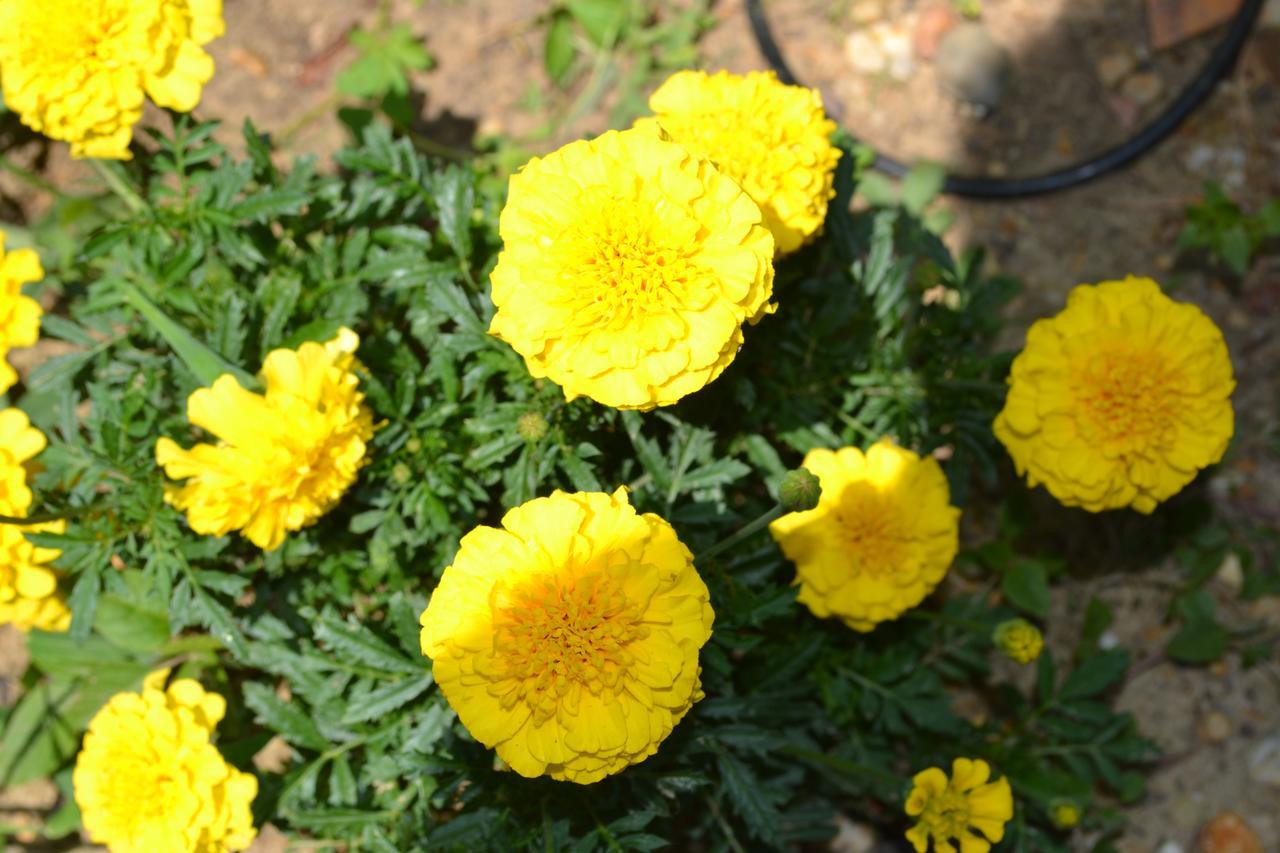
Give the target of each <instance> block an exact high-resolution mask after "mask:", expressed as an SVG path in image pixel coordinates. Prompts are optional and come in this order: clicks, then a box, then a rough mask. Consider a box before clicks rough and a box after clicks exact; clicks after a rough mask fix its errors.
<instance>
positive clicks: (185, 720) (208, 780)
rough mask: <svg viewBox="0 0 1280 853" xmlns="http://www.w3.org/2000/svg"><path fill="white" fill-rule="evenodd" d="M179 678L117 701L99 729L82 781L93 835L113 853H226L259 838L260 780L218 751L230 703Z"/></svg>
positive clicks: (161, 673) (85, 750)
mask: <svg viewBox="0 0 1280 853" xmlns="http://www.w3.org/2000/svg"><path fill="white" fill-rule="evenodd" d="M168 676H169V670H167V669H164V670H158V671H156V672H153V673H151V674H150V675H148V676H147V678H146V680H145V681H144V682H143V685H142V692H141V693H117V694H116V695H115V696H112V697H111V700H110V701H109V702H107V704H106V705H104V706H103V707H102V709H101V710H99V711H98V713H97V714H95V715H94V717H93V719H92V720H90V721H89V731H88V732H86V733H85V736H84V745H83V746H82V747H81V748H80V754H79V755H78V756H77V757H76V768H75V772H74V774H73V775H72V782H73V784H74V786H75V793H76V803H77V804H78V805H79V806H80V814H81V816H82V818H83V820H84V828H85V832H87V833H88V835H89V839H90V840H91V841H93V842H95V843H97V844H105V845H106V846H107V848H108V849H109V850H111V851H112V853H155V851H160V850H164V851H173V853H186V851H191V853H196V851H199V853H221V851H228V850H243V849H244V848H246V847H248V846H249V844H250V842H252V841H253V837H254V835H255V834H256V832H255V830H254V827H253V815H252V814H251V813H250V810H249V806H250V804H251V803H252V802H253V798H254V797H255V796H256V795H257V793H258V780H257V779H255V778H254V777H253V776H252V775H250V774H248V773H242V772H241V771H239V770H237V769H236V768H234V767H232V766H231V765H230V764H228V763H227V762H226V759H224V758H223V757H222V754H221V753H220V752H218V748H217V747H216V746H214V745H213V742H212V738H213V732H214V728H215V726H217V724H218V721H219V720H221V719H222V715H223V713H225V711H226V706H227V703H226V700H224V699H223V698H222V697H221V696H219V695H218V694H216V693H207V692H205V690H204V688H203V687H201V686H200V683H199V682H197V681H193V680H191V679H189V678H180V679H178V680H176V681H174V682H173V683H172V684H170V685H169V687H168V689H165V686H164V683H165V680H166V679H167V678H168Z"/></svg>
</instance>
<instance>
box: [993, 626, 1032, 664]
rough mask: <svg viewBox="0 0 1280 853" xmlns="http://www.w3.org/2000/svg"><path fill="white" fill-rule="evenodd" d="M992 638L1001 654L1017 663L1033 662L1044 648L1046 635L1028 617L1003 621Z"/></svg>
mask: <svg viewBox="0 0 1280 853" xmlns="http://www.w3.org/2000/svg"><path fill="white" fill-rule="evenodd" d="M992 640H993V641H994V642H995V644H996V648H997V649H999V650H1000V652H1001V654H1003V655H1004V656H1005V657H1007V658H1009V660H1011V661H1014V662H1015V663H1031V662H1032V661H1033V660H1035V659H1036V658H1038V657H1040V652H1041V651H1043V650H1044V635H1043V634H1041V633H1040V629H1039V628H1037V627H1036V626H1035V625H1032V624H1031V623H1030V622H1028V621H1027V620H1026V619H1009V620H1007V621H1004V622H1001V623H1000V624H999V625H997V626H996V630H995V633H994V635H993V636H992Z"/></svg>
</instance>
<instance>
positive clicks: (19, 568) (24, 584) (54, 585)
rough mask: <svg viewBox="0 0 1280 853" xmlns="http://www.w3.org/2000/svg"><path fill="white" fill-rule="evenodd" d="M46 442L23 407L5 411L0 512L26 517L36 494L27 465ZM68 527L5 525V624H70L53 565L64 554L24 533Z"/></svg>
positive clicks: (0, 601) (1, 561)
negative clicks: (28, 474) (35, 541)
mask: <svg viewBox="0 0 1280 853" xmlns="http://www.w3.org/2000/svg"><path fill="white" fill-rule="evenodd" d="M44 446H45V437H44V435H43V434H42V433H41V432H40V431H39V430H38V429H36V428H35V427H33V426H31V423H30V421H28V420H27V416H26V414H24V413H23V412H22V411H21V410H19V409H4V410H3V411H0V515H7V516H11V517H18V518H21V517H24V516H26V515H27V511H28V510H29V509H30V507H31V500H32V498H31V489H30V488H29V487H28V485H27V470H26V467H25V464H26V463H27V462H29V461H30V460H31V459H33V458H34V457H35V456H36V455H37V454H38V453H39V452H40V451H41V450H43V449H44ZM65 529H66V522H64V521H56V522H46V523H44V524H33V525H23V526H18V525H16V524H0V625H7V624H11V625H15V626H17V628H18V630H20V631H29V630H31V629H32V628H40V629H43V630H45V631H65V630H66V629H67V626H68V625H70V624H71V611H69V610H68V609H67V605H66V603H65V602H64V601H63V598H62V596H61V595H60V594H59V592H58V577H59V574H58V572H56V571H54V570H53V569H52V568H51V567H50V566H49V564H50V563H52V562H53V561H54V560H56V559H57V558H58V556H59V555H60V554H61V552H60V551H58V550H57V549H56V548H41V547H38V546H36V545H33V544H32V543H31V541H30V540H29V539H27V537H26V536H25V535H24V533H25V532H31V533H61V532H63V531H64V530H65Z"/></svg>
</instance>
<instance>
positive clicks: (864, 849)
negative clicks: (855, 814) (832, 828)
mask: <svg viewBox="0 0 1280 853" xmlns="http://www.w3.org/2000/svg"><path fill="white" fill-rule="evenodd" d="M835 824H836V837H835V838H833V839H831V842H830V843H829V844H828V845H827V849H828V850H830V851H831V853H871V851H872V850H874V849H875V846H876V832H875V830H874V829H872V828H871V827H870V826H868V825H867V824H865V823H860V822H857V821H853V820H850V819H849V818H848V817H846V816H845V815H842V814H838V815H836V819H835Z"/></svg>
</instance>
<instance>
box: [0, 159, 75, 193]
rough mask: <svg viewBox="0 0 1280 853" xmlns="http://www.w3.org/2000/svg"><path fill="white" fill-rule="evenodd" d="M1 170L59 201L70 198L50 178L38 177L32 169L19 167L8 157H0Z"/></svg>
mask: <svg viewBox="0 0 1280 853" xmlns="http://www.w3.org/2000/svg"><path fill="white" fill-rule="evenodd" d="M0 169H3V170H4V171H6V172H8V173H9V174H11V175H13V176H14V177H15V178H17V179H18V180H20V181H22V182H23V183H24V184H26V185H27V186H29V187H31V188H32V189H34V190H39V191H40V192H46V193H49V194H51V195H53V196H54V197H56V198H59V199H64V198H69V196H68V195H67V194H66V193H64V192H63V191H62V190H60V189H58V188H57V187H56V186H54V184H53V182H52V181H50V180H49V179H48V178H46V177H44V176H43V175H38V174H36V173H35V172H33V171H31V170H30V169H26V168H24V167H22V166H19V165H18V164H17V163H15V162H13V161H12V160H10V159H9V158H8V157H0Z"/></svg>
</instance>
